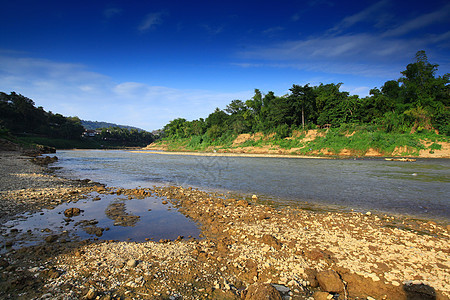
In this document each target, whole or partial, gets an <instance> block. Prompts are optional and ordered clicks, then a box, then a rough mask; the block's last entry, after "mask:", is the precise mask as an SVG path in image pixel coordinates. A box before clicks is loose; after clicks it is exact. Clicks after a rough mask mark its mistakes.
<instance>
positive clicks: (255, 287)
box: [241, 283, 282, 300]
mask: <svg viewBox="0 0 450 300" xmlns="http://www.w3.org/2000/svg"><path fill="white" fill-rule="evenodd" d="M241 299H242V300H261V299H265V300H281V299H282V298H281V295H280V293H279V292H278V291H277V290H276V289H275V288H274V287H273V286H272V285H271V284H268V283H254V284H252V285H251V286H249V287H248V289H247V290H245V291H244V292H243V294H242V296H241Z"/></svg>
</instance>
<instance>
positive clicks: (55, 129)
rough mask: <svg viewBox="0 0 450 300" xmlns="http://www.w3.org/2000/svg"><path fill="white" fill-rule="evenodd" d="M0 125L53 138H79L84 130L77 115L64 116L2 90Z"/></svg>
mask: <svg viewBox="0 0 450 300" xmlns="http://www.w3.org/2000/svg"><path fill="white" fill-rule="evenodd" d="M0 125H1V126H3V127H5V128H7V129H9V130H10V131H11V133H12V134H16V135H26V134H35V135H41V136H47V137H51V138H64V139H79V138H80V137H81V134H82V133H83V131H84V128H83V126H82V125H81V120H80V119H79V118H77V117H68V118H67V117H64V116H62V115H60V114H53V113H52V112H46V111H44V109H43V108H42V107H37V108H36V107H35V106H34V102H33V100H31V99H29V98H27V97H25V96H22V95H20V94H16V93H15V92H12V93H10V94H9V95H8V94H6V93H3V92H0Z"/></svg>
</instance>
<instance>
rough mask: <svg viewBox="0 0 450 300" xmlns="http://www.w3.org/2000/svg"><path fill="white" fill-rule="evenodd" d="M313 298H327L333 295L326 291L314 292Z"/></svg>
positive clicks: (321, 299) (325, 299) (323, 299)
mask: <svg viewBox="0 0 450 300" xmlns="http://www.w3.org/2000/svg"><path fill="white" fill-rule="evenodd" d="M329 296H331V297H330V298H328V297H329ZM313 298H314V300H329V299H332V298H333V295H331V294H329V293H327V292H315V293H314V294H313Z"/></svg>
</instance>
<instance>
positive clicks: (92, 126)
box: [81, 120, 144, 131]
mask: <svg viewBox="0 0 450 300" xmlns="http://www.w3.org/2000/svg"><path fill="white" fill-rule="evenodd" d="M81 125H83V127H84V128H85V129H86V130H96V129H102V128H113V127H119V128H125V129H128V130H132V129H136V130H137V131H144V129H141V128H137V127H133V126H128V125H118V124H114V123H108V122H99V121H86V120H81Z"/></svg>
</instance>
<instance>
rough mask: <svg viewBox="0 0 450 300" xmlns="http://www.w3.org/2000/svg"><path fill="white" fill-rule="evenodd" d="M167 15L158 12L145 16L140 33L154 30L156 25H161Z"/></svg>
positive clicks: (139, 28)
mask: <svg viewBox="0 0 450 300" xmlns="http://www.w3.org/2000/svg"><path fill="white" fill-rule="evenodd" d="M164 15H165V13H164V12H156V13H150V14H148V15H146V16H145V18H144V20H142V22H141V23H140V25H139V27H138V30H139V31H140V32H146V31H148V30H150V29H152V28H154V27H155V26H156V25H159V24H161V23H162V17H163V16H164Z"/></svg>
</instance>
